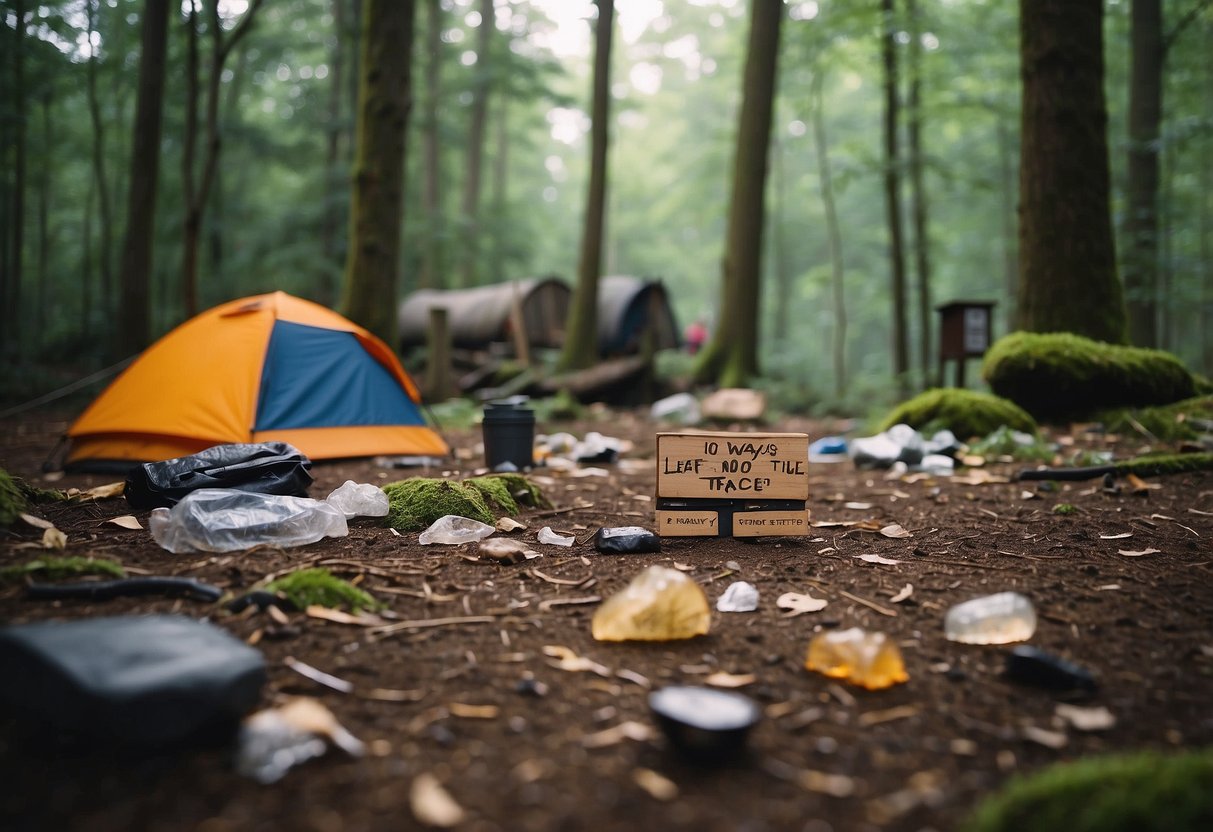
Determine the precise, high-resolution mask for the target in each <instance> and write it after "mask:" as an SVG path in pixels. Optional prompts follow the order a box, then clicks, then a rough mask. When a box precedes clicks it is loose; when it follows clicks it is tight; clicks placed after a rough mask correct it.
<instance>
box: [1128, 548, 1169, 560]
mask: <svg viewBox="0 0 1213 832" xmlns="http://www.w3.org/2000/svg"><path fill="white" fill-rule="evenodd" d="M1161 551H1162V550H1161V549H1142V550H1141V551H1140V552H1134V551H1131V550H1129V549H1118V550H1117V554H1121V555H1124V556H1125V557H1127V558H1139V557H1142V556H1143V555H1157V554H1160V553H1161Z"/></svg>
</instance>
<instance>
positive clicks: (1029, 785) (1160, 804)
mask: <svg viewBox="0 0 1213 832" xmlns="http://www.w3.org/2000/svg"><path fill="white" fill-rule="evenodd" d="M1209 828H1213V751H1209V750H1207V749H1206V750H1203V751H1195V752H1190V753H1186V754H1179V755H1163V754H1159V753H1157V752H1143V753H1139V754H1133V755H1125V756H1113V757H1095V758H1090V759H1085V760H1078V761H1075V762H1069V763H1059V764H1056V765H1053V766H1050V767H1049V768H1047V769H1045V770H1044V771H1041V772H1038V773H1036V774H1034V775H1031V776H1028V777H1020V778H1016V779H1015V780H1013V781H1012V782H1011V783H1010V785H1008V786H1007V787H1006V788H1005V789H1003V790H1002V791H1001V792H999V793H998V794H995V795H993V796H992V797H989V798H987V799H986V800H985V801H984V802H983V803H982V804H981V806H980V807H978V809H977V811H976V813H975V814H974V815H973V817H972V818H971V819H970V820H969V822H968V823H967V824H966V825H965V826H964V830H965V832H1012V830H1022V829H1039V830H1049V832H1063V830H1064V832H1173V830H1194V829H1209Z"/></svg>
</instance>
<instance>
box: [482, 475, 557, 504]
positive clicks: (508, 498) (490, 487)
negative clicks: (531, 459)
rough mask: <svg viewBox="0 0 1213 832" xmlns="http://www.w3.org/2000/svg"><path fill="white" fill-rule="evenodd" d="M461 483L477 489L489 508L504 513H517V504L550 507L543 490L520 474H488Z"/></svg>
mask: <svg viewBox="0 0 1213 832" xmlns="http://www.w3.org/2000/svg"><path fill="white" fill-rule="evenodd" d="M463 484H464V485H470V486H471V487H472V488H475V489H476V490H477V491H479V492H480V496H482V497H483V498H484V500H485V502H486V503H487V504H488V505H489V507H490V508H494V509H497V510H499V511H503V512H505V513H506V514H517V513H518V509H519V506H526V507H528V508H551V507H552V504H551V503H550V502H548V499H547V497H545V496H543V491H542V490H541V489H540V488H539V486H537V485H535V484H534V483H533V482H531V481H530V480H528V479H527V478H526V477H524V476H523V475H522V474H489V475H487V476H483V477H472V478H471V479H467V480H464V483H463Z"/></svg>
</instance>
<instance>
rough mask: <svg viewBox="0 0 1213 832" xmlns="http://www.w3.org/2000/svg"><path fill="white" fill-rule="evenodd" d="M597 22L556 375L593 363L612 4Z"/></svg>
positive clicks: (607, 2) (611, 1) (601, 7)
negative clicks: (584, 183)
mask: <svg viewBox="0 0 1213 832" xmlns="http://www.w3.org/2000/svg"><path fill="white" fill-rule="evenodd" d="M596 3H597V5H598V22H597V24H596V25H595V30H594V80H593V86H594V91H593V97H592V102H591V105H590V183H589V190H588V192H587V195H586V204H585V225H584V226H583V228H582V232H581V257H580V260H579V261H578V264H577V287H576V288H575V289H574V291H573V299H572V301H571V303H570V304H569V323H568V326H567V327H566V331H565V336H564V349H563V350H562V351H561V354H560V362H559V367H560V369H561V370H581V369H584V368H586V367H589V366H590V365H592V364H594V363H595V362H596V361H597V359H598V278H599V277H600V275H601V273H602V239H603V225H604V222H605V216H606V183H607V144H608V142H609V134H610V131H609V121H610V117H611V112H610V103H611V102H610V96H611V87H610V85H611V35H612V29H614V21H615V0H596Z"/></svg>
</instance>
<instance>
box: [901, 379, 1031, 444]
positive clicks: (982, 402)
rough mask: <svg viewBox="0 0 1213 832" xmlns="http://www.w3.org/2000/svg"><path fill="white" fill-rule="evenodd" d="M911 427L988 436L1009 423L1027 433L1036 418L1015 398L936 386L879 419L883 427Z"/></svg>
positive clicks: (959, 434)
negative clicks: (944, 429)
mask: <svg viewBox="0 0 1213 832" xmlns="http://www.w3.org/2000/svg"><path fill="white" fill-rule="evenodd" d="M901 423H904V424H907V425H909V426H910V427H912V428H918V429H919V430H923V429H935V430H940V429H943V428H947V429H948V430H950V431H952V433H954V434H956V436H957V438H959V439H967V438H970V437H973V436H986V435H987V434H989V433H992V432H993V431H994V430H996V429H998V428H1000V427H1002V426H1003V425H1006V426H1007V427H1009V428H1012V429H1014V430H1018V431H1023V432H1024V433H1032V434H1035V433H1036V422H1035V420H1033V419H1032V417H1031V416H1029V415H1028V414H1027V413H1025V412H1024V411H1023V410H1021V409H1020V408H1019V407H1017V406H1016V405H1015V404H1014V403H1013V402H1009V401H1007V400H1006V399H1000V398H998V397H997V396H991V395H990V394H989V393H978V392H975V391H973V390H958V389H947V388H937V389H935V390H928V391H926V392H925V393H922V394H920V395H917V396H915V397H914V398H912V399H910V400H909V401H907V402H902V403H901V404H899V405H898V406H897V407H895V408H893V409H892V410H891V411H890V412H889V414H888V415H887V416H885V417H884V420H883V421H882V422H881V423H880V427H879V428H878V430H881V431H884V430H888V429H889V428H891V427H892V426H893V425H896V424H901Z"/></svg>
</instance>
